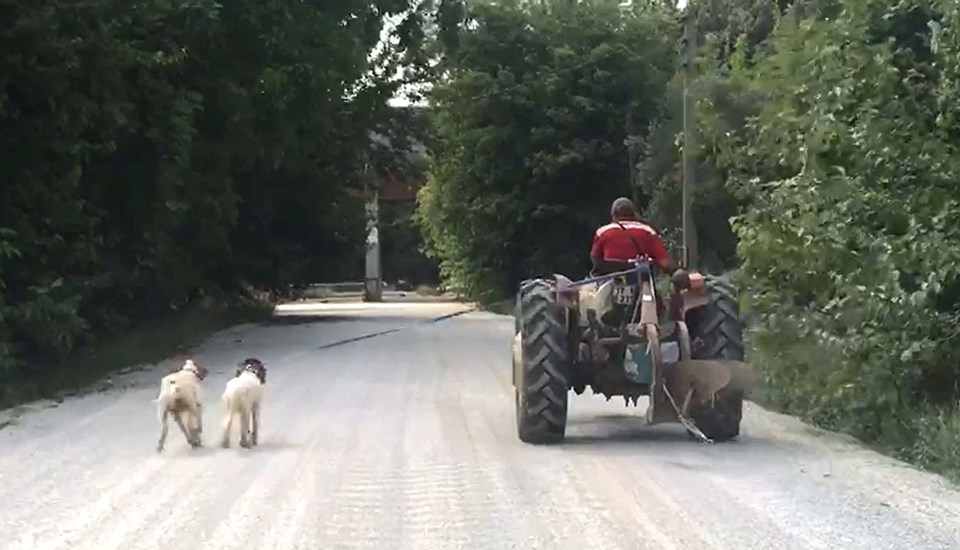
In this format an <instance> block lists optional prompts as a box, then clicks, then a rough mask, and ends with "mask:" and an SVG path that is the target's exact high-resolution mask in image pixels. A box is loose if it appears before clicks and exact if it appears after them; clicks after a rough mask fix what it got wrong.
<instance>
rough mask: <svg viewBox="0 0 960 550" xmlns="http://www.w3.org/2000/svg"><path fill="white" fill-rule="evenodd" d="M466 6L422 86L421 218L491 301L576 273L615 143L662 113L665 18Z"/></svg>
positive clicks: (669, 68) (654, 10)
mask: <svg viewBox="0 0 960 550" xmlns="http://www.w3.org/2000/svg"><path fill="white" fill-rule="evenodd" d="M617 4H618V3H617V2H611V1H594V2H577V3H573V2H556V3H552V2H544V3H537V4H523V5H520V6H516V5H512V4H509V3H508V4H496V5H494V4H486V3H470V4H469V10H467V11H466V13H464V14H463V17H462V21H463V24H462V25H461V26H460V27H459V33H458V34H455V35H453V36H448V37H447V40H446V42H445V44H444V45H445V46H446V49H445V50H444V55H443V57H442V60H441V61H440V64H439V70H440V71H442V75H443V77H442V78H441V79H440V80H439V81H438V82H437V83H436V85H435V87H434V89H433V91H432V94H431V100H432V107H433V109H434V128H433V131H434V135H433V140H432V142H431V144H430V152H431V156H432V165H431V168H430V171H431V177H430V179H429V182H428V184H427V185H426V186H425V187H423V188H422V190H421V193H420V207H419V211H418V217H419V220H420V224H421V227H422V228H423V230H424V233H425V238H426V242H427V246H428V251H429V252H430V254H431V255H432V256H433V257H435V258H436V259H437V260H438V261H439V263H440V268H441V271H442V273H443V275H444V277H445V278H447V279H448V280H449V281H450V282H453V283H454V284H456V285H457V286H459V287H460V288H462V289H463V290H464V291H465V292H466V293H467V294H469V295H472V296H474V297H477V298H480V299H495V298H497V297H500V296H502V295H504V294H509V293H510V292H511V289H513V288H514V287H515V285H516V283H517V282H518V281H519V280H520V279H522V278H523V277H524V276H527V275H529V274H532V273H542V272H553V271H558V272H564V273H567V274H570V275H577V274H582V273H584V272H585V271H586V269H587V267H588V266H589V261H588V260H587V251H588V249H589V246H590V238H591V235H592V231H593V229H594V228H595V227H596V226H597V224H598V223H599V222H603V220H604V219H606V218H607V217H608V216H609V213H608V209H609V206H610V201H611V200H612V197H614V196H618V195H630V194H631V188H630V167H629V163H628V162H627V160H628V157H627V150H626V148H625V146H624V139H625V138H626V137H627V136H628V135H631V134H633V133H636V134H637V135H639V136H640V137H642V136H643V134H644V133H645V132H644V130H645V128H646V127H647V126H649V124H650V123H651V121H652V120H653V119H655V118H656V116H657V115H658V114H659V112H660V105H661V98H662V96H663V93H664V89H665V86H666V83H667V82H668V81H669V80H670V78H671V77H672V75H673V72H674V66H675V61H674V59H675V47H674V43H673V39H674V33H673V30H674V29H675V28H676V21H675V19H674V18H673V17H672V15H671V13H670V11H669V10H667V9H666V8H662V7H659V6H658V5H657V4H655V3H651V4H643V3H641V2H634V6H633V7H632V8H630V9H624V8H620V7H618V5H617Z"/></svg>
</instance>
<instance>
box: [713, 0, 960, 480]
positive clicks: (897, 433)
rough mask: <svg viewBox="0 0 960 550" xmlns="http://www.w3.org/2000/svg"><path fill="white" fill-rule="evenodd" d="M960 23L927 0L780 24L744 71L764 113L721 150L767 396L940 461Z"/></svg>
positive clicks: (953, 266)
mask: <svg viewBox="0 0 960 550" xmlns="http://www.w3.org/2000/svg"><path fill="white" fill-rule="evenodd" d="M957 21H958V20H957V7H956V6H955V5H953V4H950V3H946V2H944V3H939V2H924V1H921V0H917V1H915V2H914V1H908V2H901V3H899V4H897V5H893V6H892V5H890V4H889V3H886V2H880V1H867V2H853V1H851V2H844V3H843V10H842V12H841V14H840V16H839V17H837V18H835V19H831V20H830V21H818V20H815V19H812V18H809V19H804V18H786V19H784V20H782V21H781V22H780V24H779V25H778V28H777V30H776V32H775V36H774V38H773V40H772V43H771V53H770V55H769V56H765V57H762V58H759V59H757V60H756V61H755V62H754V63H747V64H745V65H744V66H742V67H740V68H738V69H737V70H736V71H735V72H734V75H733V78H734V79H735V81H736V82H737V83H738V84H739V85H741V86H742V87H743V89H745V90H748V91H749V92H750V93H752V94H756V96H757V97H760V98H762V105H761V108H760V109H759V113H758V114H757V115H756V116H755V117H751V119H750V121H749V123H748V124H747V125H745V126H744V127H743V128H742V129H741V130H740V131H737V132H733V133H732V134H731V135H730V136H729V139H727V141H726V143H725V145H724V146H723V147H722V153H723V156H722V159H721V163H722V164H723V165H724V167H725V169H727V170H728V173H729V174H730V175H731V176H732V180H731V182H730V188H731V189H733V190H734V191H735V192H736V193H738V195H739V196H740V197H741V199H742V203H743V204H745V205H747V206H748V208H747V209H746V210H745V211H744V213H743V215H742V216H741V217H740V218H739V219H738V221H737V222H736V224H735V229H736V233H737V236H738V237H739V255H740V257H741V258H742V260H743V265H742V274H743V279H742V285H743V287H744V288H746V289H749V292H750V294H751V296H752V301H753V304H752V305H753V306H754V307H755V309H756V311H757V313H758V314H759V320H760V321H761V323H760V324H759V325H758V328H757V333H756V335H755V344H756V354H755V355H754V362H755V363H757V364H758V365H762V367H763V372H764V374H765V376H766V378H767V382H768V384H767V387H768V392H769V394H770V398H771V399H772V400H773V401H774V402H775V403H777V404H779V405H781V406H783V407H784V408H786V409H787V410H788V411H790V412H795V413H798V414H802V415H804V416H806V417H807V418H810V419H812V420H814V421H817V422H818V423H820V424H823V425H826V426H829V427H833V428H839V429H843V430H846V431H848V432H851V433H853V434H855V435H857V436H860V437H862V438H864V439H866V440H868V441H878V442H890V441H891V440H893V441H897V442H898V444H899V445H900V446H899V447H898V449H897V450H898V451H900V453H901V454H902V455H904V456H907V457H908V458H912V459H914V460H918V461H920V462H922V463H927V464H933V463H935V462H936V461H937V460H940V459H944V458H948V457H947V455H948V454H949V453H948V452H942V451H944V449H943V448H940V449H939V451H940V452H937V451H936V449H934V448H935V447H936V446H938V445H940V446H943V445H944V444H945V443H944V442H945V441H951V442H953V443H950V444H951V445H953V444H955V438H953V439H951V438H950V437H952V436H949V434H950V433H952V431H954V430H953V429H952V428H950V427H944V426H942V425H941V426H940V427H937V425H936V424H937V423H936V422H933V423H932V424H931V423H930V422H929V421H930V418H936V417H930V416H929V415H925V414H922V413H923V411H925V410H926V407H930V406H933V407H941V406H945V407H949V408H952V407H953V406H954V404H955V403H956V400H957V397H958V392H957V385H956V382H955V381H956V380H957V379H958V375H960V371H958V369H957V364H958V359H960V354H958V352H960V341H958V340H957V337H956V335H957V334H958V333H960V332H958V329H960V325H958V317H957V313H958V298H960V277H958V276H960V271H958V270H960V267H958V266H960V263H958V260H960V257H958V255H960V248H958V247H957V242H958V240H957V239H958V237H960V235H958V231H960V226H958V225H957V223H956V220H957V216H958V214H960V210H958V204H960V202H958V200H960V189H958V187H957V186H956V184H955V182H956V181H957V178H958V177H960V164H958V155H957V153H958V151H957V146H958V143H960V142H958V139H957V134H956V130H955V128H956V126H955V124H953V121H955V120H957V118H956V117H957V112H958V110H957V107H956V103H955V102H953V101H951V100H950V99H951V98H953V97H955V93H956V84H955V83H956V82H957V79H956V78H955V76H956V74H957V73H956V71H957V67H958V59H960V57H958V56H957V54H958V52H960V50H958V49H957V46H958V45H960V43H958V42H957V41H956V29H957V28H958V27H957V26H956V22H957ZM931 426H932V427H931ZM931 449H934V451H933V452H931Z"/></svg>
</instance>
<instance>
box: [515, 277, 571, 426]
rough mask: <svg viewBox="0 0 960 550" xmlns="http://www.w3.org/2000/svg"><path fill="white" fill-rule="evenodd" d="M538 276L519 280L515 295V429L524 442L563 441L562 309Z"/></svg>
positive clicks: (565, 365)
mask: <svg viewBox="0 0 960 550" xmlns="http://www.w3.org/2000/svg"><path fill="white" fill-rule="evenodd" d="M553 294H554V293H553V289H552V287H551V285H550V284H549V283H548V282H546V281H543V280H533V281H524V282H523V283H522V284H521V286H520V293H519V296H518V303H519V304H518V305H519V308H518V309H519V312H518V313H519V316H518V319H519V324H520V334H521V338H522V345H521V347H522V350H523V352H522V361H521V364H519V365H514V369H517V371H518V372H516V373H515V379H516V380H517V384H516V389H515V390H514V391H515V397H516V414H517V434H518V435H519V437H520V440H521V441H523V442H524V443H531V444H546V443H560V442H561V441H563V438H564V434H565V432H566V427H567V392H568V390H569V387H570V386H569V379H570V360H569V352H568V349H567V327H566V314H565V312H564V310H563V307H562V306H560V304H558V303H557V302H556V301H555V300H554V296H553Z"/></svg>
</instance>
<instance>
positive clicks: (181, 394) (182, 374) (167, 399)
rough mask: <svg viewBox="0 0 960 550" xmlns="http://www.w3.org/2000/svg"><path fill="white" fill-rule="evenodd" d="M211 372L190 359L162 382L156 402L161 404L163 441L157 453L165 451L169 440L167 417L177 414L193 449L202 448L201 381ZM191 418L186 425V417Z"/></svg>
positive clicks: (181, 427) (158, 412) (160, 414)
mask: <svg viewBox="0 0 960 550" xmlns="http://www.w3.org/2000/svg"><path fill="white" fill-rule="evenodd" d="M207 372H208V371H207V369H206V368H205V367H202V366H200V365H198V364H196V363H194V362H193V360H192V359H187V360H186V361H185V362H184V363H183V366H182V367H180V368H179V369H175V370H173V371H171V372H170V374H168V375H166V376H164V377H163V378H162V379H161V380H160V395H159V396H157V398H156V399H154V403H157V415H158V417H159V420H160V439H159V441H157V452H158V453H159V452H161V451H163V447H164V444H165V443H166V440H167V417H168V416H169V415H170V414H173V419H174V420H175V421H176V423H177V426H179V427H180V431H182V432H183V435H184V437H186V438H187V443H189V444H190V446H191V447H193V448H197V447H200V446H201V444H202V443H201V441H200V435H201V434H202V433H203V407H202V405H201V403H200V401H201V397H202V395H201V391H200V382H201V381H202V380H203V379H204V378H206V376H207ZM184 414H186V415H187V420H188V423H187V426H189V427H187V426H184V423H183V418H182V415H184Z"/></svg>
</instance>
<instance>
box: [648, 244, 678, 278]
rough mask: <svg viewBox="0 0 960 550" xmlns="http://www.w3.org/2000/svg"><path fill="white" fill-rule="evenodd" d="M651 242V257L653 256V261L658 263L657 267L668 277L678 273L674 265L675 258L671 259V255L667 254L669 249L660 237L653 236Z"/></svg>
mask: <svg viewBox="0 0 960 550" xmlns="http://www.w3.org/2000/svg"><path fill="white" fill-rule="evenodd" d="M649 241H650V256H652V257H653V260H654V261H655V262H657V266H658V267H659V268H660V269H661V270H662V271H663V272H664V273H666V274H667V275H670V274H672V273H673V272H674V271H676V269H677V268H676V266H675V265H674V263H673V258H671V257H670V253H669V252H667V247H666V246H664V244H663V240H662V239H660V235H656V234H651V235H650V237H649Z"/></svg>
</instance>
